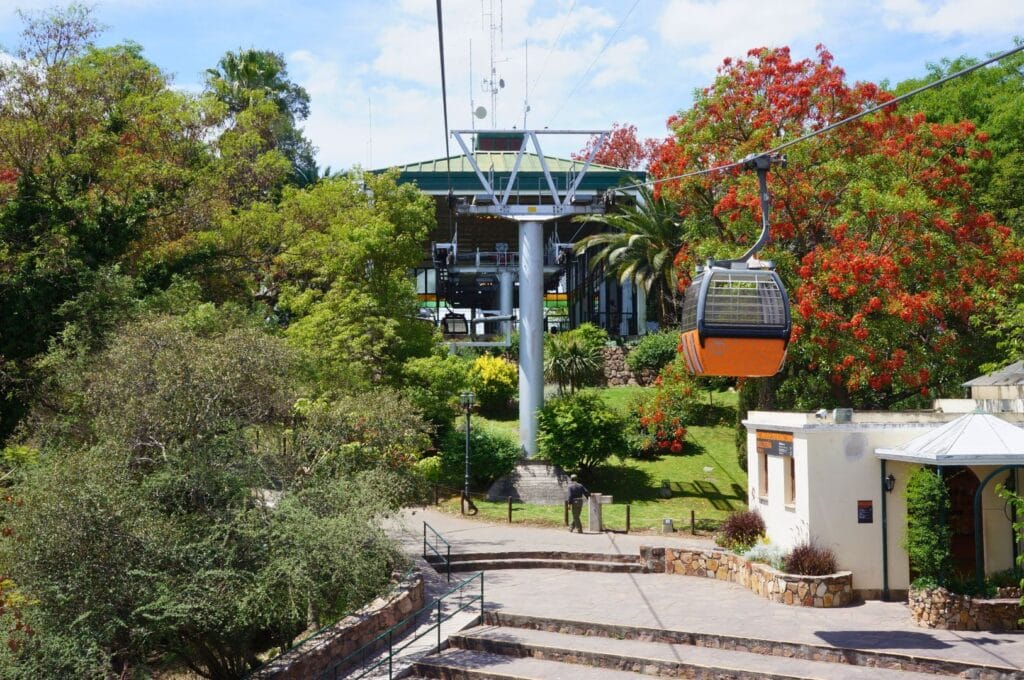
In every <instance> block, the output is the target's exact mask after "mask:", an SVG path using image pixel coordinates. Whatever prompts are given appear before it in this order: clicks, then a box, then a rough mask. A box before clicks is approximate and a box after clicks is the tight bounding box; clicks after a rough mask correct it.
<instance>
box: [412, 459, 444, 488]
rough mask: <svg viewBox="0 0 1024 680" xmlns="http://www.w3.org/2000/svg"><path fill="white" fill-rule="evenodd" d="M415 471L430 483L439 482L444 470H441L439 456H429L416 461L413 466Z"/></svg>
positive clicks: (441, 479) (442, 479) (442, 478)
mask: <svg viewBox="0 0 1024 680" xmlns="http://www.w3.org/2000/svg"><path fill="white" fill-rule="evenodd" d="M413 467H414V468H415V470H416V473H417V474H419V475H420V476H421V477H423V479H424V481H426V482H428V483H430V484H439V483H441V482H442V481H445V479H444V472H443V471H442V462H441V457H440V456H430V457H428V458H423V459H420V460H418V461H416V464H415V465H414V466H413Z"/></svg>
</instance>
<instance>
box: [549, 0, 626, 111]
mask: <svg viewBox="0 0 1024 680" xmlns="http://www.w3.org/2000/svg"><path fill="white" fill-rule="evenodd" d="M639 4H640V0H635V2H634V3H633V6H632V7H630V8H629V11H628V12H626V16H624V17H622V21H620V22H619V25H618V26H616V27H615V30H614V31H613V32H612V34H611V35H610V36H608V40H606V41H605V43H604V46H603V47H602V48H601V51H600V52H598V53H597V56H596V57H594V60H593V61H592V62H590V66H588V67H587V70H586V71H584V72H583V75H582V76H580V79H579V81H577V82H576V86H575V87H573V88H572V90H570V91H569V94H568V95H566V97H565V101H563V102H562V105H561V106H559V107H558V110H557V111H555V114H554V115H553V116H551V121H552V122H554V120H555V119H556V118H558V114H560V113H561V112H562V109H564V108H565V105H566V104H568V103H569V101H570V100H571V99H572V96H573V95H574V94H576V90H578V89H580V85H582V84H583V81H585V80H586V79H587V76H588V75H589V74H590V70H591V69H593V68H594V64H596V63H597V60H598V59H600V58H601V55H603V54H604V53H605V50H607V49H608V46H609V45H611V44H612V41H613V40H615V36H617V35H618V34H619V31H620V30H622V27H623V26H624V25H625V23H626V20H627V19H629V16H630V15H631V14H632V13H633V10H635V9H636V6H637V5H639Z"/></svg>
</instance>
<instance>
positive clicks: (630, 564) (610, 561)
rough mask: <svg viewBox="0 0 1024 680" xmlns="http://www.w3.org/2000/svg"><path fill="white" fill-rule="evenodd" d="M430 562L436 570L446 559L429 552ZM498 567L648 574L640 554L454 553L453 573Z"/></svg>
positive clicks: (428, 559) (442, 566)
mask: <svg viewBox="0 0 1024 680" xmlns="http://www.w3.org/2000/svg"><path fill="white" fill-rule="evenodd" d="M427 562H429V563H430V564H431V566H433V567H434V569H436V570H439V571H444V570H445V565H444V560H443V559H441V558H439V557H437V556H435V555H429V556H428V557H427ZM494 569H573V570H575V571H603V572H610V573H619V574H643V573H647V568H646V566H645V565H644V563H643V562H641V561H640V556H639V555H613V554H605V553H577V552H561V551H543V550H535V551H517V552H486V553H457V554H456V553H453V554H452V556H451V570H452V571H453V572H455V571H491V570H494Z"/></svg>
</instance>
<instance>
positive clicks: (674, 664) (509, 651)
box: [417, 626, 935, 680]
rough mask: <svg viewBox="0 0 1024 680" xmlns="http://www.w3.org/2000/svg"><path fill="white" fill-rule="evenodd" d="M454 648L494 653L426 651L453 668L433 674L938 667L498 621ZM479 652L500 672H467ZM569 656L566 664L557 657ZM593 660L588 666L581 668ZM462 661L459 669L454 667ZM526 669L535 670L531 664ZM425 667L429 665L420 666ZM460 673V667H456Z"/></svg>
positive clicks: (804, 675) (884, 672)
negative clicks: (874, 664) (859, 662)
mask: <svg viewBox="0 0 1024 680" xmlns="http://www.w3.org/2000/svg"><path fill="white" fill-rule="evenodd" d="M449 643H450V644H451V645H452V647H453V649H456V650H464V651H468V652H475V653H477V654H490V655H492V656H491V657H490V658H488V659H487V665H486V666H484V667H482V666H480V665H479V664H480V661H481V660H483V659H484V657H479V656H472V657H471V656H469V655H457V654H455V653H454V652H453V653H452V654H450V655H449V656H448V657H447V658H444V655H441V657H442V658H424V659H422V660H421V662H422V663H423V664H424V665H433V666H434V667H435V668H437V667H442V666H443V667H446V668H448V669H449V670H448V671H447V672H448V673H449V674H448V675H444V674H442V675H434V676H433V677H509V676H508V675H507V674H506V675H502V674H503V673H507V672H508V671H509V670H510V669H509V666H510V661H509V660H510V659H515V660H519V659H534V660H543V661H546V662H549V664H550V665H545V666H541V665H537V666H536V667H535V669H533V672H534V673H537V674H529V675H517V677H528V678H538V679H541V678H556V677H557V678H562V677H566V678H568V677H588V678H589V677H595V672H596V671H617V672H626V673H629V674H637V673H639V674H643V675H648V676H651V675H656V676H663V677H684V678H778V679H780V680H781V679H785V680H805V679H811V678H814V679H821V680H831V679H832V678H849V679H850V680H861V679H863V680H868V679H869V678H870V679H872V680H875V679H877V680H925V679H926V678H934V677H935V676H934V674H931V673H915V672H909V671H902V670H891V669H884V668H867V667H861V666H850V665H848V664H841V663H833V662H827V661H810V660H805V659H793V658H785V657H779V656H765V655H762V654H756V653H752V652H739V651H734V650H727V649H715V648H709V647H694V646H691V645H685V644H672V643H666V642H654V641H644V640H616V639H609V638H600V637H587V636H581V635H572V634H566V633H553V632H549V631H542V630H526V629H517V628H506V627H496V626H479V627H476V628H471V629H469V630H467V631H463V632H462V633H459V634H456V635H454V636H452V637H451V638H449ZM470 659H473V663H474V664H475V666H474V668H475V670H477V671H485V672H487V673H491V674H494V673H497V675H486V676H485V675H474V676H465V675H459V673H462V672H463V671H464V670H466V663H467V661H469V660H470ZM554 663H558V664H561V666H562V667H558V666H555V665H553V664H554ZM581 666H585V667H586V668H585V669H584V668H580V667H581ZM453 667H454V668H455V669H458V670H454V669H453ZM523 670H528V669H526V668H524V669H523ZM417 672H421V673H422V672H423V671H422V670H420V667H419V666H417ZM453 673H454V674H453Z"/></svg>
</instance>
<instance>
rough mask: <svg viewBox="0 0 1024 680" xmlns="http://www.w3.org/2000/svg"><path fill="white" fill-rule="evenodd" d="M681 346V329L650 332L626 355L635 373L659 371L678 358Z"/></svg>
mask: <svg viewBox="0 0 1024 680" xmlns="http://www.w3.org/2000/svg"><path fill="white" fill-rule="evenodd" d="M678 347H679V331H676V330H662V331H658V332H657V333H648V334H647V335H645V336H643V337H642V338H640V340H639V342H637V343H636V345H635V346H634V347H633V349H632V350H630V352H629V354H628V355H627V356H626V365H627V366H629V370H631V371H633V372H634V373H637V374H639V373H641V372H644V371H646V372H650V373H657V372H658V371H660V370H661V369H662V368H664V367H665V366H667V365H668V364H669V363H670V362H672V360H673V359H675V358H676V354H677V353H678V349H677V348H678Z"/></svg>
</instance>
